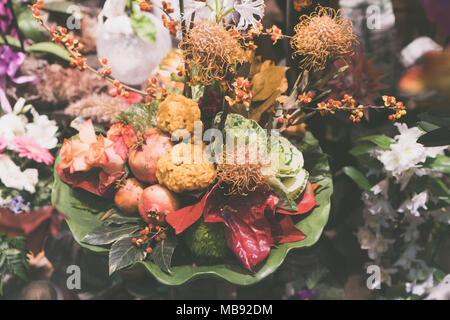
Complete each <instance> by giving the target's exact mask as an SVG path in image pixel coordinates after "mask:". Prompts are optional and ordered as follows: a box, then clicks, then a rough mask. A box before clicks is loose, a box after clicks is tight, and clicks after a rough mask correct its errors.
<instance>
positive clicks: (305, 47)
mask: <svg viewBox="0 0 450 320" xmlns="http://www.w3.org/2000/svg"><path fill="white" fill-rule="evenodd" d="M352 27H353V25H352V23H351V22H350V21H349V20H348V19H344V18H343V17H342V11H341V10H338V11H336V10H334V9H332V8H324V7H319V8H318V9H317V11H315V12H313V13H312V14H311V15H309V16H308V15H303V16H301V17H300V22H299V23H298V24H297V25H296V26H295V29H294V30H295V35H294V36H293V38H292V40H291V46H292V48H293V49H294V55H298V56H301V57H302V59H301V61H300V67H301V68H304V69H306V70H314V71H319V70H323V69H325V67H326V65H327V63H329V62H331V60H332V59H333V58H336V57H339V56H344V55H346V54H349V53H351V52H352V47H353V44H354V42H355V38H356V36H355V35H354V34H353V31H352Z"/></svg>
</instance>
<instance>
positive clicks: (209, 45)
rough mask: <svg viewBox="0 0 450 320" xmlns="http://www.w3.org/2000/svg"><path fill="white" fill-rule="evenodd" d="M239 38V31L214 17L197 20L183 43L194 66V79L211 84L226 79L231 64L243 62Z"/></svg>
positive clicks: (192, 75) (196, 81)
mask: <svg viewBox="0 0 450 320" xmlns="http://www.w3.org/2000/svg"><path fill="white" fill-rule="evenodd" d="M240 39H241V35H240V33H238V32H236V31H235V30H234V29H231V30H227V29H226V28H225V27H224V26H221V25H219V24H217V23H216V22H214V21H211V20H202V21H200V22H198V23H195V26H194V27H193V28H192V29H191V30H190V31H189V32H188V34H187V37H186V40H185V41H184V42H181V44H180V48H181V49H182V50H183V53H184V56H185V58H186V60H187V63H188V65H190V66H193V67H194V68H191V72H190V73H191V74H190V76H191V79H192V82H193V83H194V84H195V83H198V82H201V83H203V84H210V83H211V82H212V81H213V80H217V81H220V80H223V79H224V78H225V76H226V74H227V72H228V71H230V67H231V66H232V65H234V64H235V63H242V62H243V61H244V60H245V59H244V55H245V52H244V50H243V49H242V47H241V44H240ZM192 69H193V70H192Z"/></svg>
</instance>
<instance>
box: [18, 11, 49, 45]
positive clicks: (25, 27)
mask: <svg viewBox="0 0 450 320" xmlns="http://www.w3.org/2000/svg"><path fill="white" fill-rule="evenodd" d="M17 23H18V25H19V29H20V31H22V33H23V35H24V36H25V38H27V39H31V40H33V41H35V42H40V41H43V40H44V39H45V37H44V34H43V33H42V31H41V26H40V25H39V23H38V22H37V21H36V19H35V18H34V17H33V13H32V11H31V10H24V11H22V12H21V13H20V14H19V15H18V16H17Z"/></svg>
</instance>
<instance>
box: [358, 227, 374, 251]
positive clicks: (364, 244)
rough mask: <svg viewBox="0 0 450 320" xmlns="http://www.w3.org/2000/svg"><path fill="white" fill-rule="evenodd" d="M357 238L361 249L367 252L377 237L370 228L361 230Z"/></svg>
mask: <svg viewBox="0 0 450 320" xmlns="http://www.w3.org/2000/svg"><path fill="white" fill-rule="evenodd" d="M356 236H357V237H358V241H359V243H360V245H361V249H365V250H367V249H369V248H371V247H372V244H373V242H374V240H375V236H374V234H373V233H372V231H370V229H369V228H364V227H361V228H359V229H358V233H357V234H356Z"/></svg>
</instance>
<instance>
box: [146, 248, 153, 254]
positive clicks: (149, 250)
mask: <svg viewBox="0 0 450 320" xmlns="http://www.w3.org/2000/svg"><path fill="white" fill-rule="evenodd" d="M145 251H147V253H152V251H153V249H152V248H150V247H148V248H147V249H146V250H145Z"/></svg>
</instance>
